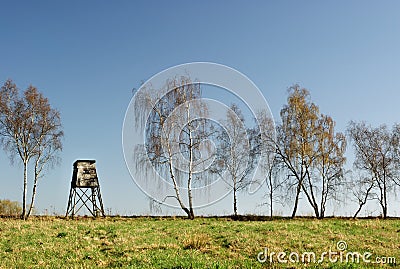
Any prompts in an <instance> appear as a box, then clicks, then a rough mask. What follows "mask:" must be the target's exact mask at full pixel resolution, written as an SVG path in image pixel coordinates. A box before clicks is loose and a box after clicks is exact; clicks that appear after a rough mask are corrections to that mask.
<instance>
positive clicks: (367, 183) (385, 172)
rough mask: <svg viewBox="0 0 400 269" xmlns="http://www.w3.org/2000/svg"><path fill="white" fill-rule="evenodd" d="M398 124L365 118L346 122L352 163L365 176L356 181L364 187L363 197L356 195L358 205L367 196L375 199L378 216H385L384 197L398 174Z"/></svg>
mask: <svg viewBox="0 0 400 269" xmlns="http://www.w3.org/2000/svg"><path fill="white" fill-rule="evenodd" d="M397 130H398V126H397V125H395V126H394V127H393V131H390V130H389V129H388V127H387V126H386V125H381V126H379V127H376V128H374V127H372V126H370V125H367V124H366V123H365V122H359V123H356V122H353V121H352V122H350V123H349V126H348V129H347V131H348V134H349V136H350V138H351V141H352V142H353V147H354V151H355V161H354V167H355V168H356V169H358V170H360V171H361V172H363V173H364V174H365V175H366V176H365V177H364V179H363V180H361V181H359V182H358V183H360V184H361V186H359V188H361V189H364V190H365V191H364V192H363V194H364V198H361V199H360V207H359V209H358V210H357V212H356V213H355V215H354V216H357V214H358V213H359V212H360V210H361V207H362V206H364V205H365V204H366V202H367V201H368V200H370V199H373V200H377V201H378V203H379V205H380V207H381V209H382V217H383V218H386V217H387V212H388V197H389V194H390V192H391V191H393V190H394V187H395V184H396V180H397V178H398V175H399V169H398V168H399V167H398V154H397V151H398V140H399V138H398V136H399V135H398V132H397Z"/></svg>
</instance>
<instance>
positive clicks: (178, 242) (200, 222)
mask: <svg viewBox="0 0 400 269" xmlns="http://www.w3.org/2000/svg"><path fill="white" fill-rule="evenodd" d="M340 240H344V241H346V243H347V245H348V249H347V251H352V252H355V251H357V252H360V253H363V252H365V251H368V252H371V253H373V255H372V256H371V258H370V259H371V260H375V258H376V257H377V256H379V257H388V256H390V257H396V258H398V259H399V262H400V220H395V219H389V220H381V219H361V220H347V219H325V220H316V219H294V220H290V219H276V220H273V221H232V220H230V219H226V218H197V219H195V220H193V221H191V220H185V219H181V218H176V219H175V218H145V217H143V218H132V219H129V218H107V219H97V220H93V219H90V218H86V219H80V220H64V219H60V218H32V219H31V220H28V221H21V220H15V219H0V268H60V267H63V268H65V267H66V268H97V267H103V268H108V267H123V268H376V265H371V264H366V263H363V262H361V263H359V264H357V263H330V262H329V261H328V258H326V259H325V261H324V262H323V263H322V264H315V263H301V262H300V263H287V264H281V263H278V262H277V258H276V256H275V257H274V261H275V262H274V263H269V262H265V263H260V262H258V261H257V254H258V253H259V252H260V251H263V250H264V248H265V247H267V248H268V249H269V251H270V252H281V251H285V252H287V253H288V254H289V253H290V252H297V253H299V254H300V255H301V254H302V253H303V252H310V251H314V252H315V253H316V255H317V259H318V258H319V256H320V255H321V253H322V252H324V251H329V250H330V249H331V250H332V251H335V250H336V243H337V242H338V241H340ZM346 253H347V252H344V254H346ZM335 257H339V256H338V255H336V256H335ZM379 267H383V268H391V267H395V265H393V264H392V265H388V264H386V265H380V266H379Z"/></svg>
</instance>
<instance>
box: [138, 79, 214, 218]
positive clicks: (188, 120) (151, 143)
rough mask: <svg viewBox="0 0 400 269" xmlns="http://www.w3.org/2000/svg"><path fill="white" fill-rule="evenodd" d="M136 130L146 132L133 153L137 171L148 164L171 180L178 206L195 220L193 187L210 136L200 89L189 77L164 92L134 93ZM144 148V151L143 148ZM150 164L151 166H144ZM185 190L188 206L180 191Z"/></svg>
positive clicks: (171, 82)
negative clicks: (142, 142)
mask: <svg viewBox="0 0 400 269" xmlns="http://www.w3.org/2000/svg"><path fill="white" fill-rule="evenodd" d="M135 109H136V112H137V113H136V115H137V118H136V126H137V127H139V128H143V129H145V145H139V146H138V147H137V148H136V149H135V151H136V153H137V154H138V155H142V158H138V168H140V169H141V170H148V169H150V167H148V165H149V164H151V165H152V166H153V167H155V168H156V169H158V170H157V171H158V173H160V174H162V175H163V176H165V177H166V178H168V179H170V180H171V183H172V184H173V188H174V192H175V195H173V196H171V197H169V196H168V197H165V199H168V198H174V199H176V200H177V202H178V203H179V206H180V207H181V208H182V210H183V211H184V212H185V213H186V214H187V216H188V217H189V218H190V219H193V218H194V216H195V215H194V211H193V196H192V185H193V181H194V180H195V178H196V174H197V171H198V170H201V166H202V165H203V164H204V163H205V159H208V158H204V156H205V155H207V154H205V153H206V152H208V151H209V148H208V146H209V145H208V143H207V142H204V140H205V139H207V138H208V137H209V135H210V133H209V129H208V127H207V122H206V120H205V119H206V117H207V113H208V109H207V106H206V105H205V104H204V103H203V102H202V101H201V87H200V84H199V83H196V82H193V81H192V80H191V79H190V77H188V76H182V77H179V78H173V79H170V80H168V81H167V82H166V84H165V86H164V89H154V88H152V86H151V85H147V88H145V89H144V90H141V91H139V92H137V98H135ZM143 147H144V148H143ZM147 160H149V161H150V162H147ZM182 185H184V186H185V187H186V190H187V203H188V204H185V202H184V199H183V198H182V194H181V191H180V187H181V186H182Z"/></svg>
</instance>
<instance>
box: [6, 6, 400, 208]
mask: <svg viewBox="0 0 400 269" xmlns="http://www.w3.org/2000/svg"><path fill="white" fill-rule="evenodd" d="M1 10H2V12H1V16H0V38H1V42H0V82H1V83H4V81H5V80H6V79H7V78H12V79H13V80H14V81H15V82H16V83H17V85H18V86H19V87H20V88H22V89H25V88H26V87H27V86H28V85H29V84H32V85H34V86H36V87H38V88H39V90H40V91H42V92H43V93H44V94H45V95H46V96H47V97H48V98H49V99H50V102H51V104H52V105H53V106H54V107H56V108H57V109H59V110H60V112H61V116H62V121H63V125H64V131H65V140H64V150H63V152H62V154H61V157H62V163H61V165H60V166H58V167H56V168H55V169H53V170H51V171H49V172H48V173H47V175H46V177H45V178H44V179H43V180H42V181H41V183H40V185H39V190H38V192H39V194H38V198H37V207H38V210H39V211H42V210H44V209H48V210H51V208H55V210H56V211H58V212H60V213H62V212H64V211H65V208H66V203H67V198H68V191H69V184H70V178H71V173H72V163H73V162H74V161H75V160H76V159H82V158H93V159H96V160H97V163H98V170H99V176H100V182H101V188H102V193H103V199H104V203H105V206H106V207H107V208H108V207H109V208H112V209H113V210H114V212H116V213H119V214H146V213H148V202H147V200H146V198H145V196H144V195H143V194H142V193H141V192H140V190H138V189H137V187H136V186H135V184H134V183H133V182H132V180H131V179H130V176H129V173H128V171H127V169H126V167H125V163H124V159H123V154H122V146H121V129H122V122H123V119H124V113H125V110H126V108H127V106H128V104H129V101H130V98H131V97H132V94H131V89H132V88H138V87H139V86H140V84H141V81H145V80H147V79H149V78H150V77H151V76H153V75H154V74H156V73H158V72H160V71H162V70H163V69H165V68H168V67H171V66H174V65H177V64H182V63H186V62H192V61H210V62H216V63H220V64H224V65H227V66H230V67H233V68H235V69H237V70H239V71H240V72H242V73H244V74H245V75H247V76H248V77H249V78H250V79H251V80H253V82H254V83H255V84H256V85H257V86H258V87H259V88H260V89H261V90H262V92H263V93H264V95H265V96H266V98H267V100H268V102H269V104H270V107H271V110H272V113H273V114H274V116H275V117H276V118H278V117H279V110H280V109H281V107H282V105H283V104H284V103H285V100H286V97H287V96H286V89H287V88H288V87H289V86H291V85H293V84H294V83H299V84H300V85H301V86H303V87H306V88H308V89H309V90H310V91H311V95H312V99H313V101H315V102H316V103H317V104H318V105H319V106H320V109H321V111H322V112H323V113H327V114H329V115H331V116H332V117H333V118H334V119H335V120H336V122H337V127H338V130H341V131H343V130H344V129H345V127H346V125H347V123H348V121H350V120H367V121H368V122H370V123H372V124H374V125H377V124H380V123H387V124H390V125H391V124H392V123H393V122H396V121H399V119H398V115H399V105H398V102H399V100H400V98H399V97H400V82H399V78H400V76H399V74H400V52H399V48H400V17H399V16H398V11H399V10H400V2H398V1H379V2H378V1H330V2H328V1H253V2H250V3H247V2H244V1H233V2H230V3H229V4H228V3H226V2H223V1H202V3H195V2H189V1H140V2H139V1H3V2H2V3H1ZM81 115H85V117H84V120H82V117H81ZM349 151H351V149H349ZM0 183H1V188H0V198H9V199H13V200H20V196H21V188H22V170H21V169H20V167H19V166H18V165H14V166H10V163H9V161H8V159H7V157H6V156H5V153H4V152H3V151H1V152H0ZM243 200H245V202H244V204H243V206H242V208H241V209H240V207H241V205H240V204H239V209H240V211H242V212H258V211H262V210H261V209H260V208H259V207H256V203H255V202H252V201H250V200H251V199H248V198H245V197H243ZM305 202H306V201H304V203H305ZM216 208H217V209H218V211H219V212H225V213H230V211H231V207H230V204H229V201H228V202H227V203H221V204H219V205H215V207H214V209H210V211H212V210H215V209H216ZM168 210H169V209H165V211H166V212H167V211H168ZM282 210H284V211H286V210H287V211H290V208H286V209H282ZM308 211H309V210H308V209H307V208H305V209H304V211H303V212H305V213H306V212H308ZM393 212H394V211H393ZM396 212H397V213H400V212H399V211H396ZM204 213H205V214H206V213H207V210H205V211H204Z"/></svg>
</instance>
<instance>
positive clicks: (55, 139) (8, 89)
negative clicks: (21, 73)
mask: <svg viewBox="0 0 400 269" xmlns="http://www.w3.org/2000/svg"><path fill="white" fill-rule="evenodd" d="M61 129H62V126H61V120H60V114H59V112H58V111H57V110H55V109H53V108H51V106H50V104H49V101H48V99H47V98H45V97H44V96H43V95H42V94H41V93H39V92H38V90H37V89H36V88H35V87H33V86H29V87H28V88H27V89H26V90H25V91H24V93H23V96H20V94H19V90H18V88H17V86H16V85H15V84H14V83H13V82H12V81H11V80H7V81H6V82H5V84H4V85H3V87H1V90H0V135H1V143H2V145H3V147H4V149H5V150H6V151H7V152H8V153H9V156H10V159H11V161H13V160H14V158H15V157H16V156H18V157H19V158H20V160H21V161H22V164H23V169H24V177H23V195H22V214H21V217H22V218H23V219H26V218H27V217H28V216H29V214H30V213H31V212H32V208H33V206H34V199H35V196H36V189H37V183H38V179H39V178H40V177H41V176H42V175H43V170H44V168H45V167H46V165H48V164H52V163H53V161H54V160H56V159H57V152H59V151H60V150H61V149H62V144H61V139H62V137H63V132H62V130H61ZM32 159H34V162H35V165H34V180H33V190H32V196H31V204H30V206H29V210H28V213H26V209H27V203H26V200H27V186H28V164H29V162H30V160H32Z"/></svg>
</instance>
